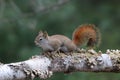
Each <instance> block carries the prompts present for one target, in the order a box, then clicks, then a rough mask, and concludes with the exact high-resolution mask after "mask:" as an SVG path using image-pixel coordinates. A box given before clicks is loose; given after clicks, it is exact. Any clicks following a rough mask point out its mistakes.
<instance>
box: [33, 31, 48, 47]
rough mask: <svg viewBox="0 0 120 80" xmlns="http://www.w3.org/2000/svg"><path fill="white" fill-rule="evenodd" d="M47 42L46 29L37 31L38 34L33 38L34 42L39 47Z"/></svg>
mask: <svg viewBox="0 0 120 80" xmlns="http://www.w3.org/2000/svg"><path fill="white" fill-rule="evenodd" d="M46 43H48V33H47V32H46V31H44V32H42V31H39V34H38V36H37V37H36V38H35V44H36V45H37V46H39V47H41V46H42V45H44V44H46Z"/></svg>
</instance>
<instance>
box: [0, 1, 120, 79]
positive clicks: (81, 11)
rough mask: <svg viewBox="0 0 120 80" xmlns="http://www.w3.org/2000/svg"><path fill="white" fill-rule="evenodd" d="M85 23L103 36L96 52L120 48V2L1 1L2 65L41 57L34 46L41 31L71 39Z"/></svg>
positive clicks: (84, 75) (103, 75)
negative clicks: (93, 26) (35, 56)
mask: <svg viewBox="0 0 120 80" xmlns="http://www.w3.org/2000/svg"><path fill="white" fill-rule="evenodd" d="M84 23H92V24H95V25H96V26H97V27H98V28H99V29H100V31H101V33H102V43H101V45H100V47H99V48H97V50H102V51H103V52H105V51H106V49H120V1H119V0H0V62H3V63H11V62H17V61H23V60H27V59H28V58H30V57H31V56H32V55H38V54H40V52H41V49H40V48H38V47H36V46H35V44H34V39H35V37H36V36H37V34H38V32H39V31H40V30H46V31H47V32H48V33H49V35H53V34H63V35H66V36H68V37H69V38H72V36H71V35H72V32H73V31H74V29H75V28H76V27H77V26H78V25H80V24H84ZM35 80H38V79H35ZM48 80H120V74H119V73H85V72H75V73H72V74H69V75H65V74H63V73H56V74H54V76H52V77H51V78H49V79H48Z"/></svg>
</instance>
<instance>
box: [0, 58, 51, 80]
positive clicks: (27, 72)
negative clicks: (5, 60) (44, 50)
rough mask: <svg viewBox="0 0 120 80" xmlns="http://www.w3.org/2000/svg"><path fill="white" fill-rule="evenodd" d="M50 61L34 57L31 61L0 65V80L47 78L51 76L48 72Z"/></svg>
mask: <svg viewBox="0 0 120 80" xmlns="http://www.w3.org/2000/svg"><path fill="white" fill-rule="evenodd" d="M50 64H51V61H50V60H49V59H48V58H46V57H43V56H36V57H35V58H33V59H30V60H27V61H23V62H18V63H10V64H1V65H0V80H26V79H34V77H36V76H38V77H40V78H48V77H49V76H51V75H52V72H51V71H50V70H49V68H48V67H49V66H50Z"/></svg>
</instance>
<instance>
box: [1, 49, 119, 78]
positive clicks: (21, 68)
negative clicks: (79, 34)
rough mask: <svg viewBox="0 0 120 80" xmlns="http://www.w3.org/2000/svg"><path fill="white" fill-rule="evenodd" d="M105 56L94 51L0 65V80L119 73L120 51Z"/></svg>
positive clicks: (57, 54)
mask: <svg viewBox="0 0 120 80" xmlns="http://www.w3.org/2000/svg"><path fill="white" fill-rule="evenodd" d="M106 53H107V54H101V52H98V54H97V52H95V51H94V50H88V51H86V50H81V51H80V52H79V53H69V54H67V55H66V54H64V53H49V54H45V55H44V56H43V55H40V56H34V57H33V58H31V59H29V60H26V61H22V62H17V63H10V64H1V65H0V80H27V79H34V78H35V77H40V78H43V79H45V78H48V77H50V76H52V73H53V72H75V71H82V72H83V71H88V72H89V71H92V72H120V50H111V51H110V50H107V52H106Z"/></svg>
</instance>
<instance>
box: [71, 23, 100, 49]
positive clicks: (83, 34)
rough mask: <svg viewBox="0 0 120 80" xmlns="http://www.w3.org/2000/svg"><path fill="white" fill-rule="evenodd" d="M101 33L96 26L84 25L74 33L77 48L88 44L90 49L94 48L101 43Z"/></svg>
mask: <svg viewBox="0 0 120 80" xmlns="http://www.w3.org/2000/svg"><path fill="white" fill-rule="evenodd" d="M99 35H100V33H99V31H98V29H97V28H96V27H95V25H92V24H84V25H80V26H79V27H78V28H77V29H76V30H75V31H74V33H73V42H74V43H75V44H76V45H77V46H81V45H82V44H84V43H85V42H87V46H88V47H94V46H95V45H96V44H99V42H100V36H99Z"/></svg>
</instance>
